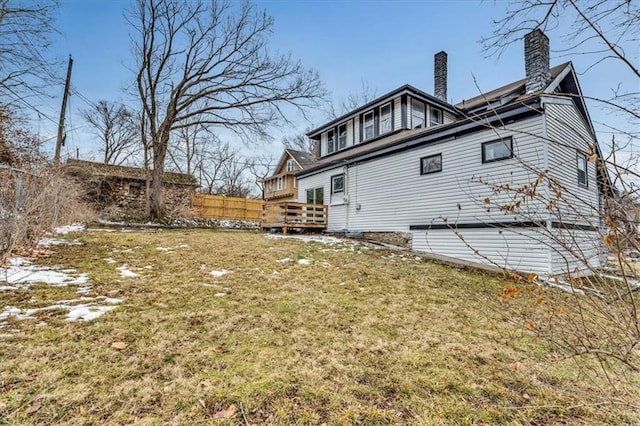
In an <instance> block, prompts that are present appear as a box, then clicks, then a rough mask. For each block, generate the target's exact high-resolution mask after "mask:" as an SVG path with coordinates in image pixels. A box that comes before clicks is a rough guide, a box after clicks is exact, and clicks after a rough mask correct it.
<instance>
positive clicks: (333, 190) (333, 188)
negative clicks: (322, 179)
mask: <svg viewBox="0 0 640 426" xmlns="http://www.w3.org/2000/svg"><path fill="white" fill-rule="evenodd" d="M336 181H338V182H340V181H342V185H341V186H338V188H337V189H336V184H335V183H336ZM339 193H344V173H340V174H339V175H333V176H331V194H332V195H333V194H339Z"/></svg>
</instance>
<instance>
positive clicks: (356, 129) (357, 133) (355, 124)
mask: <svg viewBox="0 0 640 426" xmlns="http://www.w3.org/2000/svg"><path fill="white" fill-rule="evenodd" d="M353 135H354V138H353V144H354V145H356V144H359V143H360V117H356V118H354V119H353Z"/></svg>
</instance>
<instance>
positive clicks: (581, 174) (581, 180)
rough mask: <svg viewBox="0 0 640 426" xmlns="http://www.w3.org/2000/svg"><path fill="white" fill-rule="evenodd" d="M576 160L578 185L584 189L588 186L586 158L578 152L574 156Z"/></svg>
mask: <svg viewBox="0 0 640 426" xmlns="http://www.w3.org/2000/svg"><path fill="white" fill-rule="evenodd" d="M576 160H577V163H578V164H577V166H578V185H580V186H584V187H585V188H586V187H588V186H589V181H588V179H587V156H586V155H584V154H582V153H580V152H578V153H577V154H576Z"/></svg>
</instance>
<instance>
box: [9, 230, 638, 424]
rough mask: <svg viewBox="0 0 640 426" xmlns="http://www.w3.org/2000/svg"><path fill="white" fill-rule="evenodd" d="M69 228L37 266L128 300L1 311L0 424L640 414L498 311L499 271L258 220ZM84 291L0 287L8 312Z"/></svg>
mask: <svg viewBox="0 0 640 426" xmlns="http://www.w3.org/2000/svg"><path fill="white" fill-rule="evenodd" d="M68 238H80V239H81V241H82V242H83V245H73V246H57V247H54V248H53V250H54V254H53V255H52V256H51V257H49V258H43V259H40V260H39V263H40V264H51V265H54V264H62V265H64V266H65V267H70V268H75V269H76V270H77V271H79V272H86V273H87V274H88V276H89V281H90V286H91V287H90V292H89V293H87V294H86V295H85V296H88V297H96V296H107V297H111V298H122V299H123V300H122V302H121V303H120V304H119V305H117V307H116V308H115V309H113V310H111V311H109V312H107V313H105V314H104V315H103V316H101V317H99V318H97V319H95V320H93V321H89V322H68V321H66V319H65V313H64V312H60V311H58V310H55V309H54V310H47V311H40V312H38V313H37V314H36V315H35V316H36V317H35V318H33V319H26V320H16V319H12V318H9V319H8V321H9V325H8V326H6V327H5V328H4V329H0V332H4V331H3V330H6V329H10V330H13V333H12V334H11V335H5V336H4V337H2V338H0V424H25V425H26V424H185V425H186V424H189V425H191V424H256V425H261V424H322V423H326V424H356V423H357V424H366V425H370V424H416V425H425V424H452V425H460V424H638V422H640V416H639V415H638V413H637V412H635V411H634V409H633V408H632V407H629V406H626V405H624V404H619V405H617V404H604V403H603V401H604V399H603V397H602V395H603V392H608V389H610V387H609V385H607V384H606V383H600V382H598V381H597V380H590V379H589V377H591V376H589V374H588V373H587V372H585V371H584V369H583V368H577V367H576V364H575V363H574V362H573V361H572V360H564V361H562V360H559V359H554V358H557V357H554V354H553V352H550V351H548V350H547V348H546V347H545V346H544V344H543V343H542V342H539V341H536V340H535V339H533V338H531V337H529V336H528V335H526V334H522V333H521V332H519V331H517V330H516V329H514V328H512V327H511V326H510V325H508V324H507V323H506V322H504V321H503V320H502V318H501V316H500V312H497V311H495V310H494V309H491V308H490V307H491V306H496V303H493V302H491V303H488V301H496V299H497V298H498V297H499V296H500V295H501V294H502V290H503V288H504V287H505V286H507V285H509V284H507V283H506V282H505V281H502V280H499V279H496V278H492V277H488V276H483V275H482V274H477V273H469V272H465V271H460V270H456V269H452V268H449V267H445V266H441V265H435V264H431V263H428V262H425V261H422V260H420V259H415V258H414V257H412V256H408V255H407V256H403V255H402V253H399V252H391V251H388V250H376V249H371V248H369V247H366V246H363V245H355V246H354V245H352V244H351V243H344V244H334V245H326V244H320V243H310V242H303V241H299V240H293V239H272V238H267V237H265V236H264V235H263V234H259V233H252V232H224V231H163V232H130V233H120V232H113V233H107V232H86V233H83V234H80V235H71V236H69V237H68ZM105 259H112V260H113V261H115V262H112V261H111V260H109V261H105ZM109 262H111V263H109ZM123 264H127V265H128V270H129V271H131V272H134V273H135V274H138V276H130V277H123V276H122V275H121V272H120V271H119V270H117V269H116V268H117V267H121V266H122V265H123ZM226 271H228V272H226ZM212 272H213V274H212ZM225 272H226V273H225ZM132 275H133V274H132ZM75 291H76V289H75V287H71V286H70V287H51V286H44V285H37V286H34V287H31V288H30V289H25V290H19V291H12V292H2V293H0V311H1V310H2V309H4V308H5V307H7V306H16V307H19V308H21V309H24V308H37V307H44V306H49V305H51V304H55V303H56V301H59V300H68V299H74V298H77V297H78V295H77V294H75ZM540 291H543V290H540ZM547 292H548V293H550V295H549V296H546V297H564V296H563V294H562V293H560V292H558V291H555V290H553V291H550V290H547ZM551 293H552V294H551ZM43 321H44V322H46V325H43V324H42V322H43ZM619 392H620V393H621V395H623V396H624V397H625V398H626V399H627V400H633V399H634V397H635V398H637V399H636V400H640V393H639V392H638V388H634V387H632V386H629V387H623V388H621V389H619Z"/></svg>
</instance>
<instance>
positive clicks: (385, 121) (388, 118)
mask: <svg viewBox="0 0 640 426" xmlns="http://www.w3.org/2000/svg"><path fill="white" fill-rule="evenodd" d="M385 108H388V109H389V112H388V114H384V115H383V113H382V110H383V109H385ZM392 112H393V109H392V108H391V102H389V103H386V104H384V105H382V106H381V107H380V119H379V120H378V134H379V135H383V134H385V133H389V132H390V131H392V130H393V113H392ZM385 127H386V128H385Z"/></svg>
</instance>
